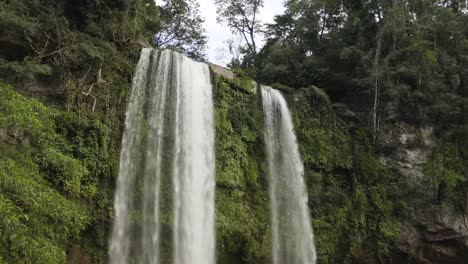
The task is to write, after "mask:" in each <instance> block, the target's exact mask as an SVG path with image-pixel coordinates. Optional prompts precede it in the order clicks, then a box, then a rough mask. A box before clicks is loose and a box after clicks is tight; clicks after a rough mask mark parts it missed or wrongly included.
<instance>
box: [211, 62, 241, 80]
mask: <svg viewBox="0 0 468 264" xmlns="http://www.w3.org/2000/svg"><path fill="white" fill-rule="evenodd" d="M209 66H210V68H211V70H212V71H214V72H215V73H216V74H218V75H221V76H223V77H224V78H226V79H228V80H232V79H234V77H236V76H235V75H234V73H233V72H232V71H230V70H229V69H228V68H224V67H222V66H219V65H216V64H213V63H210V64H209Z"/></svg>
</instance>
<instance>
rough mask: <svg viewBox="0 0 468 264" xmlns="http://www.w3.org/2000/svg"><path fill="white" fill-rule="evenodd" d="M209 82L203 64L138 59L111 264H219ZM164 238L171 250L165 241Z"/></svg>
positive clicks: (145, 55) (159, 54) (166, 57)
mask: <svg viewBox="0 0 468 264" xmlns="http://www.w3.org/2000/svg"><path fill="white" fill-rule="evenodd" d="M210 80H211V79H210V72H209V69H208V66H207V65H206V64H204V63H199V62H195V61H192V60H191V59H188V58H186V57H185V56H183V55H181V54H179V53H177V52H173V51H170V50H164V51H158V50H154V49H143V51H142V52H141V56H140V60H139V62H138V65H137V69H136V73H135V76H134V78H133V85H132V94H131V98H130V102H129V105H128V110H127V114H126V120H125V132H124V136H123V139H122V150H121V156H120V168H119V169H120V171H119V178H118V181H117V190H116V194H115V201H114V209H115V222H114V225H113V230H112V237H111V242H110V247H109V260H110V263H116V264H124V263H125V264H127V263H139V264H146V263H153V264H157V263H167V257H168V258H171V259H172V263H175V264H188V263H190V264H214V263H215V227H214V225H215V222H214V221H215V215H214V214H215V212H214V210H215V207H214V195H215V190H214V188H215V176H214V175H215V167H214V164H215V156H214V121H213V102H212V86H211V81H210ZM167 189H169V190H167ZM162 192H167V193H168V194H172V196H171V195H164V197H163V196H162V195H161V193H162ZM166 196H170V197H171V198H170V199H167V197H166ZM164 199H166V200H168V201H165V200H164ZM163 200H164V201H163ZM166 205H170V207H171V208H170V209H167V208H166ZM163 213H164V214H163ZM164 221H165V222H164ZM166 222H170V223H171V224H170V227H169V228H166V229H168V230H169V231H167V230H166V231H167V232H163V231H162V226H163V223H166ZM166 233H170V236H171V238H170V239H171V240H172V244H171V243H170V242H169V243H167V239H166V238H165V239H162V238H161V237H162V236H165V234H166ZM164 243H165V244H164ZM163 244H164V245H165V246H167V244H169V248H172V256H171V255H170V253H169V254H168V253H167V252H162V251H161V247H162V245H163ZM163 255H165V256H164V257H165V258H164V259H165V260H164V261H163V260H162V258H163Z"/></svg>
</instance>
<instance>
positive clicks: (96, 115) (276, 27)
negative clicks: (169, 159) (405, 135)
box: [0, 0, 468, 263]
mask: <svg viewBox="0 0 468 264" xmlns="http://www.w3.org/2000/svg"><path fill="white" fill-rule="evenodd" d="M216 4H217V7H218V13H219V14H220V17H219V21H221V22H225V23H226V24H227V25H229V26H231V27H232V30H233V32H237V33H240V34H242V35H243V37H244V39H245V41H246V44H245V45H244V46H242V47H241V48H240V49H236V50H240V51H241V56H240V57H239V56H237V55H236V56H235V57H234V58H233V60H232V62H231V63H230V66H232V67H233V68H235V69H233V71H234V72H235V73H236V75H237V78H234V79H226V78H224V77H222V76H218V75H216V74H214V73H213V75H212V76H213V84H214V103H215V119H216V155H217V157H216V158H217V160H216V172H217V175H216V177H217V195H216V210H217V251H218V260H219V262H220V263H269V262H270V261H271V235H270V232H269V201H268V195H267V188H268V183H267V178H266V173H265V170H266V164H265V158H264V142H263V114H262V107H261V96H260V95H259V94H258V91H257V93H255V86H254V85H253V83H252V80H257V81H259V82H261V83H265V84H270V85H271V86H273V87H274V88H276V89H279V90H281V91H282V92H283V93H284V94H285V96H286V97H287V99H288V103H289V106H290V108H291V110H292V112H293V119H294V123H295V127H296V134H297V138H298V141H299V143H300V144H299V145H300V151H301V154H302V157H303V160H304V165H305V179H306V181H307V186H308V193H309V208H310V211H311V215H312V219H313V223H312V224H313V227H314V229H315V235H316V245H317V250H318V257H319V261H320V263H352V262H358V261H359V260H362V259H364V260H366V259H367V260H369V259H372V260H375V261H380V262H381V263H385V262H387V261H388V260H389V259H391V258H393V257H395V256H396V255H400V257H401V254H409V255H408V256H407V255H405V256H403V257H404V259H405V261H409V260H411V259H412V258H413V257H414V255H415V251H414V250H415V249H414V248H413V249H410V250H409V251H405V252H401V248H399V247H398V240H399V238H400V237H401V235H402V233H404V229H402V228H403V225H407V224H408V225H413V226H414V225H415V224H416V223H417V219H414V217H415V214H413V211H418V213H419V212H421V211H424V210H425V209H432V208H436V209H437V208H452V209H453V208H454V209H455V211H456V212H459V213H460V214H466V213H467V212H468V202H467V200H466V197H467V193H468V181H467V180H466V177H467V175H466V171H467V170H466V168H467V164H468V163H467V152H466V151H467V149H468V148H467V145H466V142H467V133H468V126H467V119H466V102H467V99H466V97H467V91H468V79H467V78H468V71H467V69H468V41H467V39H468V16H467V7H466V4H465V3H464V2H463V1H448V0H447V1H436V0H411V1H408V0H370V1H344V0H315V1H310V0H290V1H287V2H286V10H285V13H284V14H282V15H279V16H277V17H276V18H275V21H274V23H272V24H269V25H263V26H264V27H263V30H260V29H261V26H262V25H261V24H260V22H261V21H259V20H258V16H257V15H258V12H259V11H261V7H262V5H263V1H259V0H235V1H224V0H217V1H216ZM201 23H202V18H201V17H200V16H199V14H198V4H197V3H196V1H192V0H187V1H184V0H166V1H163V4H160V5H159V6H157V5H156V4H155V2H154V1H152V0H99V1H98V0H3V1H0V263H63V262H64V261H65V259H66V257H67V254H68V253H70V249H72V248H75V247H76V246H77V245H78V246H79V248H81V249H82V251H80V252H81V253H80V254H81V257H83V258H84V259H88V260H89V261H91V262H92V263H102V262H105V258H106V252H107V242H108V236H109V230H110V228H111V224H112V218H113V214H112V210H113V209H112V200H113V192H114V187H115V179H116V177H117V174H118V171H117V170H118V158H119V148H120V146H119V145H120V139H121V133H122V127H123V117H124V113H125V108H126V103H127V99H128V95H129V91H130V83H131V78H132V74H133V72H134V67H135V62H136V60H137V58H138V56H139V51H140V49H141V48H142V47H146V46H154V47H161V48H173V49H177V50H180V51H182V52H185V53H186V54H188V55H189V56H191V57H193V58H197V59H203V57H204V45H205V42H206V39H205V36H204V34H203V30H202V29H201ZM259 32H263V33H264V34H265V37H266V39H267V42H266V45H265V46H264V47H259V46H258V45H257V44H256V43H255V34H259ZM230 48H231V49H232V48H233V47H232V43H231V47H230ZM314 85H315V86H314ZM317 87H321V88H322V89H320V88H317ZM31 98H36V99H31ZM334 102H340V103H341V106H340V107H342V108H343V107H344V108H345V109H346V111H347V115H340V114H337V113H338V112H339V111H338V110H337V107H336V105H335V106H334ZM401 123H406V124H410V125H411V126H413V127H433V128H434V138H433V140H434V144H433V146H432V147H431V150H430V155H429V156H428V159H427V161H426V163H425V164H423V169H422V170H423V171H424V175H423V177H422V178H421V179H419V181H420V182H418V183H417V184H410V183H408V181H406V179H405V178H404V177H403V175H402V174H401V173H400V171H399V170H398V168H395V167H391V166H387V164H386V163H384V162H382V159H381V158H382V157H383V156H385V155H386V154H387V153H386V151H388V146H387V148H386V146H385V144H383V142H384V141H385V139H386V136H387V135H386V133H388V131H389V130H388V129H389V126H390V125H392V124H393V125H394V124H401ZM390 132H391V131H390ZM424 140H425V139H419V141H421V142H422V141H424ZM420 145H422V143H421V144H420ZM414 147H415V148H417V147H419V146H418V145H417V144H416V146H414ZM164 184H170V183H164ZM163 187H164V186H163ZM167 196H169V195H167ZM166 198H167V197H166ZM162 200H163V205H162V207H164V208H165V209H166V210H169V209H168V208H166V207H167V206H169V205H166V203H168V204H169V201H166V200H170V199H169V198H167V199H165V198H164V197H163V199H162ZM164 217H166V215H164ZM163 220H164V221H163V225H165V226H164V227H165V228H167V229H170V226H169V225H170V216H167V219H166V218H165V219H163ZM166 225H167V226H166ZM166 235H167V234H166ZM403 235H404V234H403ZM164 241H165V243H166V244H169V243H170V238H167V239H165V240H164ZM166 244H165V245H163V246H167V245H166ZM168 247H170V246H168ZM80 254H78V255H80ZM168 254H169V253H168ZM411 254H413V255H411Z"/></svg>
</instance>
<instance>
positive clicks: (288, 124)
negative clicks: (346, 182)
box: [262, 86, 316, 264]
mask: <svg viewBox="0 0 468 264" xmlns="http://www.w3.org/2000/svg"><path fill="white" fill-rule="evenodd" d="M262 100H263V110H264V112H265V129H266V133H265V137H266V152H267V160H268V176H269V193H270V203H271V225H272V237H273V249H272V252H273V263H274V264H284V263H288V264H305V263H307V264H309V263H310V264H313V263H315V259H316V253H315V246H314V236H313V231H312V226H311V222H310V217H309V210H308V208H307V191H306V185H305V182H304V177H303V174H304V166H303V164H302V160H301V157H300V154H299V149H298V146H297V142H296V136H295V134H294V128H293V123H292V120H291V114H290V112H289V109H288V106H287V104H286V101H285V99H284V98H283V96H282V95H281V93H280V92H279V91H277V90H274V89H272V88H271V87H267V86H263V87H262Z"/></svg>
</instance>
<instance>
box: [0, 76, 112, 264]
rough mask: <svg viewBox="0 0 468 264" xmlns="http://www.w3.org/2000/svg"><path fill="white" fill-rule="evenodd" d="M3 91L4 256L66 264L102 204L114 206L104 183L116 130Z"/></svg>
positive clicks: (0, 233) (0, 223)
mask: <svg viewBox="0 0 468 264" xmlns="http://www.w3.org/2000/svg"><path fill="white" fill-rule="evenodd" d="M0 95H1V97H0V168H1V169H0V190H1V195H0V211H1V212H2V213H1V214H0V215H1V217H0V237H1V240H0V248H1V250H0V255H1V256H2V258H4V259H5V261H7V262H9V263H18V262H21V263H63V262H64V261H65V256H66V251H67V250H68V248H69V247H70V246H71V245H72V244H73V243H80V242H81V241H82V240H83V233H82V232H84V230H85V229H87V228H88V227H89V226H90V225H91V224H92V223H93V222H94V221H95V220H94V217H95V216H94V214H95V213H96V212H97V210H98V208H99V207H108V206H110V200H109V199H108V198H107V197H109V196H110V195H111V193H110V191H109V190H107V189H98V183H99V180H98V179H99V178H102V177H103V174H106V173H109V172H110V171H109V169H108V168H106V166H105V165H104V164H109V163H112V161H111V159H110V158H109V155H108V145H109V140H108V138H109V134H110V131H109V129H108V128H107V127H106V126H104V125H103V124H102V123H99V122H98V121H93V122H91V121H88V120H87V119H85V118H79V117H78V116H77V115H75V114H72V113H69V112H63V111H60V110H57V109H55V108H52V107H49V106H45V105H43V104H42V103H40V102H38V101H36V100H32V99H27V98H25V97H23V96H21V95H19V94H18V93H17V92H15V91H14V90H13V89H12V88H11V87H10V86H7V85H0ZM98 164H102V165H98ZM108 166H110V165H108ZM95 228H96V229H98V228H99V226H96V227H95ZM95 243H96V242H95ZM104 243H105V242H104ZM96 244H97V243H96ZM103 246H105V244H104V245H103ZM101 255H104V253H101ZM95 261H98V259H95Z"/></svg>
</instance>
